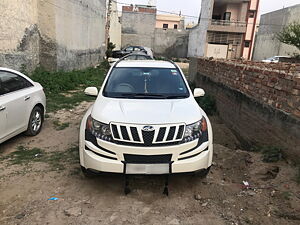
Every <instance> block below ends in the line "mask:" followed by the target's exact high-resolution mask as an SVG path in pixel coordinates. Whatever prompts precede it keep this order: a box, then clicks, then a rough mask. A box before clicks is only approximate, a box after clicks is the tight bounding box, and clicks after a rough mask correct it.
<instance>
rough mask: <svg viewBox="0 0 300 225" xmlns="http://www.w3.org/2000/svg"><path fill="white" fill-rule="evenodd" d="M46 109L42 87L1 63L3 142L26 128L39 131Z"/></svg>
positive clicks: (31, 132) (33, 132)
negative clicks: (3, 66) (2, 65)
mask: <svg viewBox="0 0 300 225" xmlns="http://www.w3.org/2000/svg"><path fill="white" fill-rule="evenodd" d="M45 112H46V97H45V93H44V91H43V87H42V86H41V85H40V84H39V83H36V82H34V81H32V80H31V79H29V78H28V77H26V76H25V75H24V74H22V73H20V72H18V71H15V70H11V69H7V68H2V67H0V143H2V142H4V141H6V140H8V139H9V138H11V137H13V136H16V135H18V134H20V133H22V132H24V131H26V134H27V135H29V136H35V135H37V134H38V133H39V132H40V131H41V128H42V124H43V121H44V115H45Z"/></svg>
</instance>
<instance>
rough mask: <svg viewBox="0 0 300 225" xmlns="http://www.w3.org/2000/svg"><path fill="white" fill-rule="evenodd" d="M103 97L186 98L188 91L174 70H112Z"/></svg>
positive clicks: (179, 75)
mask: <svg viewBox="0 0 300 225" xmlns="http://www.w3.org/2000/svg"><path fill="white" fill-rule="evenodd" d="M103 95H104V96H105V97H112V98H151V99H156V98H170V99H172V98H187V97H189V91H188V89H187V87H186V85H185V82H184V80H183V78H182V76H181V74H180V72H179V70H178V69H175V68H114V69H113V70H112V73H111V75H110V76H109V78H108V81H107V83H106V85H105V87H104V91H103Z"/></svg>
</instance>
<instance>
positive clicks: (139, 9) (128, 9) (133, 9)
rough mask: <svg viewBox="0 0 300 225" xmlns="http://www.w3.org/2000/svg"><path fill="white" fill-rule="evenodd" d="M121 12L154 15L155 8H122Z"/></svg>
mask: <svg viewBox="0 0 300 225" xmlns="http://www.w3.org/2000/svg"><path fill="white" fill-rule="evenodd" d="M122 11H123V12H133V11H136V12H143V13H156V8H146V7H134V6H122Z"/></svg>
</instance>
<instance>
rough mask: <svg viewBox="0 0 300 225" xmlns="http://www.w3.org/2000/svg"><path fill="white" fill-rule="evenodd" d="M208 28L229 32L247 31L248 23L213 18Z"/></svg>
mask: <svg viewBox="0 0 300 225" xmlns="http://www.w3.org/2000/svg"><path fill="white" fill-rule="evenodd" d="M208 30H209V31H217V32H229V33H246V31H247V23H246V22H242V21H230V20H212V21H211V24H210V25H209V27H208Z"/></svg>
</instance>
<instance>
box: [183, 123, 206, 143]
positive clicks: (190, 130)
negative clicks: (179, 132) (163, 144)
mask: <svg viewBox="0 0 300 225" xmlns="http://www.w3.org/2000/svg"><path fill="white" fill-rule="evenodd" d="M197 138H201V141H202V142H205V141H208V132H207V122H206V119H205V118H204V117H202V119H201V120H199V121H198V122H196V123H193V124H190V125H187V126H186V128H185V133H184V138H183V141H184V142H189V141H193V140H195V139H197Z"/></svg>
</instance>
